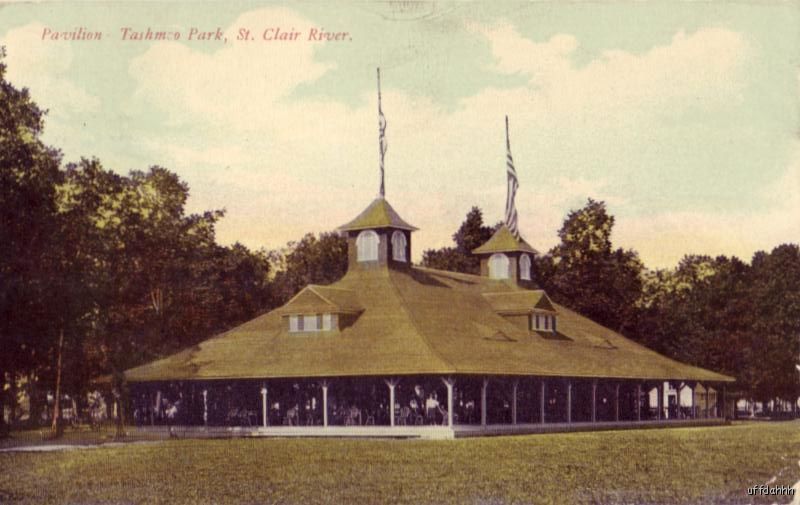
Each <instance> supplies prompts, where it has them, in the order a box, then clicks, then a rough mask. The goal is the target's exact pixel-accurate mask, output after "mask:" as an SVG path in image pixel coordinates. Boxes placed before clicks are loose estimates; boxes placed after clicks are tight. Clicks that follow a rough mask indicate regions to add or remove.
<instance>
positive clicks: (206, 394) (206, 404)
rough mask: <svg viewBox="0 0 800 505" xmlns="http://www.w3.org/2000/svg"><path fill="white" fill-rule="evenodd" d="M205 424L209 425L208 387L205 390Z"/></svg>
mask: <svg viewBox="0 0 800 505" xmlns="http://www.w3.org/2000/svg"><path fill="white" fill-rule="evenodd" d="M203 425H205V426H208V389H204V390H203Z"/></svg>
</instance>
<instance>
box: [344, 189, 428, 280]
mask: <svg viewBox="0 0 800 505" xmlns="http://www.w3.org/2000/svg"><path fill="white" fill-rule="evenodd" d="M416 230H417V228H415V227H414V226H411V225H410V224H408V223H407V222H406V221H405V220H403V218H401V217H400V215H398V214H397V212H396V211H395V210H394V209H393V208H392V206H391V205H389V202H387V201H386V199H385V198H383V197H378V198H376V199H375V200H374V201H373V202H372V203H371V204H369V206H368V207H367V208H366V209H364V211H363V212H362V213H361V214H359V215H358V216H357V217H356V218H355V219H353V220H352V221H350V222H349V223H347V224H345V225H343V226H340V227H339V231H341V232H342V233H345V234H346V235H347V258H348V261H347V264H348V270H356V269H362V270H363V269H372V268H383V267H393V268H408V266H409V265H410V263H411V232H413V231H416Z"/></svg>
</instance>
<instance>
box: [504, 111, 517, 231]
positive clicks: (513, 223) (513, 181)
mask: <svg viewBox="0 0 800 505" xmlns="http://www.w3.org/2000/svg"><path fill="white" fill-rule="evenodd" d="M506 174H507V176H508V188H507V192H506V227H508V230H509V231H510V232H511V234H512V235H514V237H516V238H519V228H518V226H517V206H516V205H515V204H514V197H515V196H517V189H518V188H519V181H517V171H516V170H515V169H514V158H512V157H511V140H509V137H508V116H506Z"/></svg>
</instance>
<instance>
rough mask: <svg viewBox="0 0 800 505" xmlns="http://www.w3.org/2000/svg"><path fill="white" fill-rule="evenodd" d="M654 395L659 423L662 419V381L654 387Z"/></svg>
mask: <svg viewBox="0 0 800 505" xmlns="http://www.w3.org/2000/svg"><path fill="white" fill-rule="evenodd" d="M656 395H657V396H658V401H656V405H657V406H658V417H657V419H658V420H659V421H660V420H661V419H663V418H664V381H658V386H656Z"/></svg>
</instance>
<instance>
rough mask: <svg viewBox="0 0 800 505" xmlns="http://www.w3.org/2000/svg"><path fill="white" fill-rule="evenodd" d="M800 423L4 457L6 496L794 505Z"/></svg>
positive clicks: (184, 445)
mask: <svg viewBox="0 0 800 505" xmlns="http://www.w3.org/2000/svg"><path fill="white" fill-rule="evenodd" d="M798 459H800V422H784V423H749V424H744V423H743V424H736V425H733V426H724V427H712V428H672V429H662V430H631V431H614V432H593V433H591V432H590V433H568V434H550V435H533V436H517V437H497V438H477V439H465V440H455V441H452V440H450V441H401V440H329V439H303V440H291V439H230V440H174V441H164V442H160V443H154V444H132V445H126V446H124V447H112V448H96V449H87V450H75V451H66V452H51V453H36V454H33V453H16V452H14V453H0V503H8V502H10V503H187V504H188V503H220V504H228V503H242V504H244V503H291V504H294V503H297V504H301V503H302V504H305V503H331V504H333V503H336V504H339V503H361V504H378V503H409V504H411V503H437V504H438V503H476V504H477V503H480V504H495V503H497V504H500V503H503V504H505V503H537V504H538V503H569V504H572V503H664V504H673V503H703V504H705V503H772V502H774V501H777V502H778V503H788V502H789V501H790V500H789V499H788V498H785V497H784V498H782V499H776V498H775V497H771V498H768V499H759V498H756V497H749V496H748V495H747V491H746V490H747V487H748V486H752V485H755V484H763V483H766V482H767V481H768V480H769V479H770V477H772V476H773V475H776V474H779V475H780V476H779V478H778V480H777V482H776V483H775V484H777V485H789V486H791V485H792V484H793V483H794V482H796V481H797V480H800V466H798Z"/></svg>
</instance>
